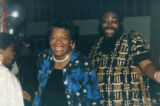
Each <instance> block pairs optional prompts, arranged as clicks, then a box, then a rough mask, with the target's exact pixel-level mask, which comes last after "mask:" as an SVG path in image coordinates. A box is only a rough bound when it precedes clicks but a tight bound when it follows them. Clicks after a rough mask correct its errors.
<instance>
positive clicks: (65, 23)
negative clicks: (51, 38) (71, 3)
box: [48, 19, 76, 40]
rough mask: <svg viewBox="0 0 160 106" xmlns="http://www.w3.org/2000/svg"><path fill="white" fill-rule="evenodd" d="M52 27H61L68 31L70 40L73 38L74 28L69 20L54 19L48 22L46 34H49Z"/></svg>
mask: <svg viewBox="0 0 160 106" xmlns="http://www.w3.org/2000/svg"><path fill="white" fill-rule="evenodd" d="M53 28H63V29H66V30H68V31H69V37H70V39H71V40H75V33H76V29H75V26H74V24H73V22H72V21H71V20H67V19H55V20H54V21H52V22H50V23H49V31H48V34H49V35H51V33H52V30H53Z"/></svg>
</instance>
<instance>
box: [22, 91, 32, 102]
mask: <svg viewBox="0 0 160 106" xmlns="http://www.w3.org/2000/svg"><path fill="white" fill-rule="evenodd" d="M23 98H24V99H25V100H28V101H31V96H30V94H29V93H28V92H27V91H24V90H23Z"/></svg>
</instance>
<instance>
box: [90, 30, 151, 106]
mask: <svg viewBox="0 0 160 106" xmlns="http://www.w3.org/2000/svg"><path fill="white" fill-rule="evenodd" d="M104 40H105V39H104V37H103V36H102V37H100V39H99V40H98V42H96V44H95V45H94V46H93V48H92V50H91V52H90V55H89V56H90V59H91V60H92V64H93V66H94V68H95V70H96V73H97V78H98V82H99V86H100V92H101V94H102V98H103V105H104V106H132V105H136V106H141V105H142V104H144V99H143V95H142V92H141V88H140V84H139V80H138V76H137V73H136V65H135V64H136V63H135V57H136V58H137V57H138V56H140V57H143V54H144V56H146V54H148V53H149V52H150V50H149V45H148V43H147V42H146V41H145V40H144V38H143V37H142V36H140V35H139V33H137V32H129V33H123V35H122V36H121V37H120V38H119V39H118V40H117V41H116V42H115V45H114V48H113V50H110V51H108V52H105V51H104V50H103V51H102V49H101V46H102V45H101V44H102V43H103V42H104ZM148 58H149V57H148ZM144 59H145V58H144ZM136 62H137V61H136ZM138 70H139V69H138ZM139 72H140V70H139ZM141 78H142V80H143V83H144V85H145V92H146V94H147V98H148V100H149V101H150V95H149V92H148V88H147V84H146V83H145V82H144V81H145V77H142V76H141Z"/></svg>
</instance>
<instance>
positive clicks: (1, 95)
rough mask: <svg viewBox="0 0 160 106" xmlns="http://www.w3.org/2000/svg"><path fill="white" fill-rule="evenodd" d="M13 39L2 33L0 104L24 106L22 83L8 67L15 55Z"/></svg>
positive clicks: (0, 42)
mask: <svg viewBox="0 0 160 106" xmlns="http://www.w3.org/2000/svg"><path fill="white" fill-rule="evenodd" d="M13 40H14V39H12V37H11V36H10V35H8V34H7V33H0V106H24V102H23V94H22V89H21V85H20V83H19V81H18V79H17V78H16V77H15V75H14V74H12V73H11V72H10V71H9V69H8V68H7V66H8V65H10V64H12V61H13V58H14V55H15V52H14V41H13Z"/></svg>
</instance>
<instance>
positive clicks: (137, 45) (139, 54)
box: [129, 32, 150, 65]
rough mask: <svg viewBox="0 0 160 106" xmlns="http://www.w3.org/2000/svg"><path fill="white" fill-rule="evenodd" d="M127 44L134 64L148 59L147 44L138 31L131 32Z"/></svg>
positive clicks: (148, 48) (148, 49)
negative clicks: (129, 40)
mask: <svg viewBox="0 0 160 106" xmlns="http://www.w3.org/2000/svg"><path fill="white" fill-rule="evenodd" d="M129 45H130V50H131V54H132V56H133V59H134V64H135V65H138V63H139V62H141V61H143V60H145V59H150V47H149V44H148V42H147V41H146V40H145V39H144V38H143V37H142V36H140V34H139V33H137V32H133V34H132V35H131V42H129Z"/></svg>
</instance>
